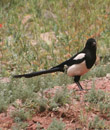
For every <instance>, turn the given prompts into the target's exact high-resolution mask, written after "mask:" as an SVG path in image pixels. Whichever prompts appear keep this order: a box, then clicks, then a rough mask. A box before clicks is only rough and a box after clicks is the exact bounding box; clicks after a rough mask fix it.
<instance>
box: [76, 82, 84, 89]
mask: <svg viewBox="0 0 110 130" xmlns="http://www.w3.org/2000/svg"><path fill="white" fill-rule="evenodd" d="M76 84H77V86H78V88H79V90H80V91H82V90H84V89H83V88H82V86H81V84H80V83H79V82H76Z"/></svg>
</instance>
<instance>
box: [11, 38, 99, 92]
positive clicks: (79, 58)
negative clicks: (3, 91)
mask: <svg viewBox="0 0 110 130" xmlns="http://www.w3.org/2000/svg"><path fill="white" fill-rule="evenodd" d="M96 49H97V47H96V41H95V39H93V38H90V39H88V40H87V42H86V45H85V47H84V49H83V50H82V51H80V52H78V53H77V54H76V55H74V56H73V57H71V58H70V59H68V60H66V61H64V62H63V63H61V64H59V65H57V66H55V67H52V68H51V69H48V70H42V71H38V72H32V73H29V74H22V75H14V76H13V77H14V78H21V77H25V78H31V77H34V76H38V75H42V74H47V73H53V72H64V71H65V66H66V71H67V75H68V76H70V77H74V81H75V83H76V84H77V85H78V87H79V89H80V90H83V88H82V86H81V85H80V83H79V80H80V77H81V76H82V75H84V74H85V73H87V72H88V71H89V70H90V69H91V68H92V66H93V65H94V63H95V61H96Z"/></svg>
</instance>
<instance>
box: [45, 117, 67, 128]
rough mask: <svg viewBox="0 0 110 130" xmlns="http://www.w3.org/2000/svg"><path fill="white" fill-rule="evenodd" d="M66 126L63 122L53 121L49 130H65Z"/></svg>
mask: <svg viewBox="0 0 110 130" xmlns="http://www.w3.org/2000/svg"><path fill="white" fill-rule="evenodd" d="M64 129H65V124H64V123H63V122H62V121H61V120H57V119H53V121H52V123H51V124H50V126H49V127H48V129H47V130H64Z"/></svg>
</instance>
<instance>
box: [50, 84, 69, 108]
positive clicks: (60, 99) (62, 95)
mask: <svg viewBox="0 0 110 130" xmlns="http://www.w3.org/2000/svg"><path fill="white" fill-rule="evenodd" d="M70 97H71V93H70V92H69V91H68V90H67V88H66V87H65V86H63V89H61V90H57V91H56V93H55V96H54V97H53V99H52V100H50V109H53V108H55V107H58V106H63V105H65V104H66V103H69V102H70Z"/></svg>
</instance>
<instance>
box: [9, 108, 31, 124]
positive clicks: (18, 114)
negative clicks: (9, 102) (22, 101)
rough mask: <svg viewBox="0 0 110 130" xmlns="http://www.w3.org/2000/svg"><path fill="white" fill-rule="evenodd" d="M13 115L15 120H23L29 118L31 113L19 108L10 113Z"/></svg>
mask: <svg viewBox="0 0 110 130" xmlns="http://www.w3.org/2000/svg"><path fill="white" fill-rule="evenodd" d="M11 115H12V117H14V120H15V122H20V121H25V120H27V119H29V118H31V113H30V112H29V111H26V110H25V109H24V108H19V109H17V110H15V111H13V112H12V113H11Z"/></svg>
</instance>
